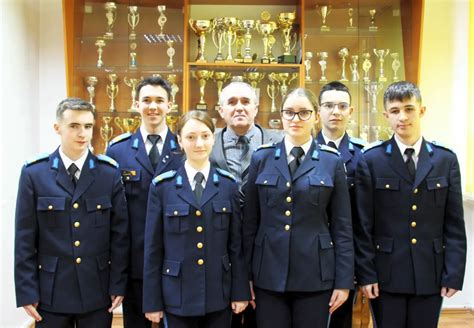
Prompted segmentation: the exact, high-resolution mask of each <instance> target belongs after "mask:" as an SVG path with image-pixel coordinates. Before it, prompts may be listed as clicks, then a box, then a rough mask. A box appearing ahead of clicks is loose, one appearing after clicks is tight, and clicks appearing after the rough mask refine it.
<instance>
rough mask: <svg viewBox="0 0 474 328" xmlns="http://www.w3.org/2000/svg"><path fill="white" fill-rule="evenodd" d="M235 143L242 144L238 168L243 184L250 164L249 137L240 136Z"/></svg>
mask: <svg viewBox="0 0 474 328" xmlns="http://www.w3.org/2000/svg"><path fill="white" fill-rule="evenodd" d="M237 143H238V144H240V145H242V152H241V153H240V168H241V172H242V175H241V179H242V184H245V182H246V181H247V175H248V173H249V165H250V139H249V138H247V136H240V137H239V140H238V141H237Z"/></svg>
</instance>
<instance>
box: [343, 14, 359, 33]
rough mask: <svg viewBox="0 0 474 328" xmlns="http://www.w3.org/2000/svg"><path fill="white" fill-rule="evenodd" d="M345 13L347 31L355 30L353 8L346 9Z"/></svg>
mask: <svg viewBox="0 0 474 328" xmlns="http://www.w3.org/2000/svg"><path fill="white" fill-rule="evenodd" d="M347 15H348V16H349V26H347V27H346V31H347V32H354V31H357V26H354V8H349V9H348V10H347Z"/></svg>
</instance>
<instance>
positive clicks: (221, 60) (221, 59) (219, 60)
mask: <svg viewBox="0 0 474 328" xmlns="http://www.w3.org/2000/svg"><path fill="white" fill-rule="evenodd" d="M214 63H225V61H224V59H223V58H216V59H214Z"/></svg>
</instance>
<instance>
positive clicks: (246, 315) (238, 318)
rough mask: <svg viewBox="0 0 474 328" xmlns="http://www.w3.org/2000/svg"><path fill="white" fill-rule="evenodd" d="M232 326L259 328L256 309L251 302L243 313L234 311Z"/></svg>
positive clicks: (237, 327)
mask: <svg viewBox="0 0 474 328" xmlns="http://www.w3.org/2000/svg"><path fill="white" fill-rule="evenodd" d="M231 328H257V318H256V317H255V310H254V309H253V307H252V305H250V303H249V305H248V306H247V307H246V308H245V310H244V311H243V312H242V313H239V314H235V313H232V326H231Z"/></svg>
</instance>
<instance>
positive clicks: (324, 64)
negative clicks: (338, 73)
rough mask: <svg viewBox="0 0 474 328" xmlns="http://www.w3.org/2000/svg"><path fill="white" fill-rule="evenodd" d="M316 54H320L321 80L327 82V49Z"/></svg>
mask: <svg viewBox="0 0 474 328" xmlns="http://www.w3.org/2000/svg"><path fill="white" fill-rule="evenodd" d="M316 55H318V56H319V66H321V78H320V79H319V82H325V81H327V80H328V79H327V77H326V75H325V74H326V68H327V61H326V59H328V56H329V55H328V53H327V52H326V51H322V52H318V53H316Z"/></svg>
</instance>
